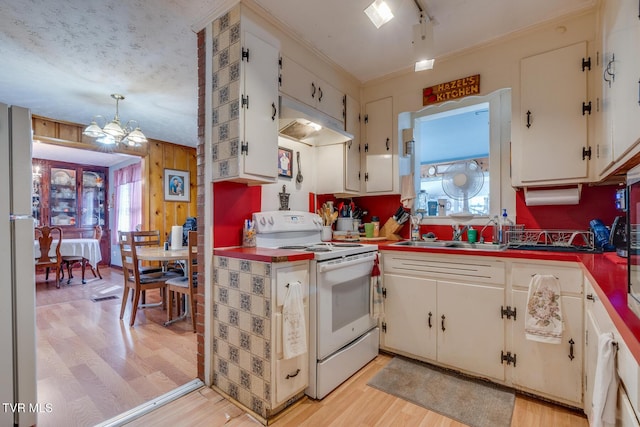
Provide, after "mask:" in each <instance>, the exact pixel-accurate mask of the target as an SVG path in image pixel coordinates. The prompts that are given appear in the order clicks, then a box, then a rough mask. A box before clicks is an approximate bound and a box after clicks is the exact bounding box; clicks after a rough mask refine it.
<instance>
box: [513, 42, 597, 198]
mask: <svg viewBox="0 0 640 427" xmlns="http://www.w3.org/2000/svg"><path fill="white" fill-rule="evenodd" d="M583 60H584V61H586V60H587V43H586V42H580V43H576V44H573V45H570V46H566V47H563V48H560V49H556V50H552V51H550V52H545V53H541V54H539V55H535V56H531V57H528V58H524V59H522V61H521V108H520V111H521V117H520V118H518V120H520V123H521V125H520V128H521V129H522V131H521V132H522V133H521V134H522V138H521V141H520V142H516V141H514V158H513V160H512V162H513V164H514V165H513V166H514V168H513V169H514V176H513V184H514V185H516V186H522V185H527V186H531V185H548V184H562V183H576V182H584V181H586V180H587V179H588V161H589V158H590V155H589V143H588V138H587V125H588V122H587V119H588V117H589V116H590V108H591V103H590V101H589V99H588V97H587V73H588V71H589V68H588V67H586V66H583ZM515 144H518V145H517V146H516V145H515Z"/></svg>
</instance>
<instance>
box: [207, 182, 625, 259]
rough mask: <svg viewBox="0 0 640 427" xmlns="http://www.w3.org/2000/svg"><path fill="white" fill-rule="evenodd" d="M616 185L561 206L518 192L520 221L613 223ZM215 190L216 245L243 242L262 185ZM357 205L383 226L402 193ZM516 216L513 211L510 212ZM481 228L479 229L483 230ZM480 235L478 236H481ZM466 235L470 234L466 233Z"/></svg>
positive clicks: (440, 231)
mask: <svg viewBox="0 0 640 427" xmlns="http://www.w3.org/2000/svg"><path fill="white" fill-rule="evenodd" d="M618 188H619V187H618V186H615V185H604V186H595V187H590V186H587V185H585V186H583V187H582V194H581V198H580V203H579V204H578V205H558V206H526V204H525V202H524V191H518V192H517V193H516V215H515V221H516V223H517V224H524V226H525V227H526V228H529V229H570V230H588V229H589V221H590V220H592V219H594V218H598V219H601V220H602V221H603V222H604V223H605V224H606V225H610V224H611V223H612V222H613V220H614V218H615V217H616V216H617V215H620V212H618V211H617V210H616V209H615V191H616V190H617V189H618ZM213 189H214V190H213V191H214V206H215V208H214V226H215V233H214V245H215V247H224V246H239V245H240V244H241V242H242V224H243V222H244V220H245V219H251V214H252V213H253V212H259V211H260V207H261V206H260V197H261V187H260V186H254V187H249V186H246V185H244V184H237V183H232V182H221V183H216V184H214V186H213ZM327 200H334V201H335V202H336V203H335V206H337V205H338V204H339V202H341V201H345V202H346V201H348V200H343V199H335V198H334V197H333V196H332V195H330V194H319V195H318V196H317V206H321V205H322V203H324V202H326V201H327ZM353 201H354V203H355V204H356V206H359V207H361V208H362V209H364V210H366V211H368V214H367V215H366V216H365V217H364V218H363V222H369V221H371V217H372V216H374V215H375V216H378V217H379V218H380V226H382V225H384V222H385V221H386V220H387V219H388V218H389V217H391V216H392V215H393V214H394V213H395V211H396V210H397V209H398V207H399V206H400V196H398V195H390V196H367V197H355V198H354V199H353ZM309 207H310V210H311V211H313V210H314V209H313V194H310V195H309ZM509 214H510V215H509V216H510V217H511V218H512V219H513V213H512V212H509ZM420 231H421V234H422V233H427V232H429V231H431V232H434V233H435V234H436V235H437V236H438V237H439V238H441V239H449V238H450V237H451V235H452V230H451V225H428V226H424V225H423V226H421V228H420ZM479 231H480V230H478V232H479ZM399 234H400V235H401V236H402V237H404V238H405V239H408V238H409V234H410V224H409V222H407V223H405V225H404V227H402V230H401V231H400V233H399ZM491 234H492V230H491V228H487V229H486V230H485V233H484V238H485V240H487V241H490V240H491ZM479 237H480V236H478V238H479ZM465 238H466V237H465Z"/></svg>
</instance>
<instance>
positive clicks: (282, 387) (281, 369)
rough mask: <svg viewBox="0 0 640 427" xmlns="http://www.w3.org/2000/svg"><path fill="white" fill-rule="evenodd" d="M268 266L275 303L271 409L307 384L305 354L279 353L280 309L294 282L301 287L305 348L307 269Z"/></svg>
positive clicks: (295, 265)
mask: <svg viewBox="0 0 640 427" xmlns="http://www.w3.org/2000/svg"><path fill="white" fill-rule="evenodd" d="M272 266H273V276H272V277H273V281H274V283H273V284H274V288H275V301H276V304H275V313H274V317H275V320H276V322H275V323H276V327H275V331H273V334H274V335H275V342H276V349H275V350H276V352H275V353H276V357H275V359H276V360H275V381H274V386H275V399H273V407H278V406H279V405H281V404H283V403H285V401H286V400H287V399H289V398H290V397H292V396H294V395H295V394H296V393H299V392H300V391H302V390H304V389H305V388H306V387H307V385H309V353H308V352H307V353H304V354H301V355H299V356H296V357H293V358H291V359H285V358H284V355H283V350H282V341H283V336H282V321H283V319H282V308H283V306H284V301H285V297H286V294H287V288H288V287H289V284H290V283H294V282H300V283H301V285H302V290H303V295H304V300H303V301H304V311H305V325H306V329H307V330H306V337H307V346H308V345H309V267H308V263H307V262H306V261H303V262H296V263H274V264H272Z"/></svg>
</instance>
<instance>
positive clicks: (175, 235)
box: [171, 225, 182, 249]
mask: <svg viewBox="0 0 640 427" xmlns="http://www.w3.org/2000/svg"><path fill="white" fill-rule="evenodd" d="M180 248H182V226H181V225H174V226H173V227H171V249H180Z"/></svg>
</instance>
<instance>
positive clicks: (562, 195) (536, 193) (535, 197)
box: [524, 185, 582, 206]
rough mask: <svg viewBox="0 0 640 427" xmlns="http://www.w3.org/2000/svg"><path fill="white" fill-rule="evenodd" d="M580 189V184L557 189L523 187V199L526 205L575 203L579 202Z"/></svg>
mask: <svg viewBox="0 0 640 427" xmlns="http://www.w3.org/2000/svg"><path fill="white" fill-rule="evenodd" d="M580 190H582V186H581V185H578V186H576V187H572V188H558V189H529V188H525V190H524V200H525V203H526V205H527V206H543V205H577V204H578V203H580Z"/></svg>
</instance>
